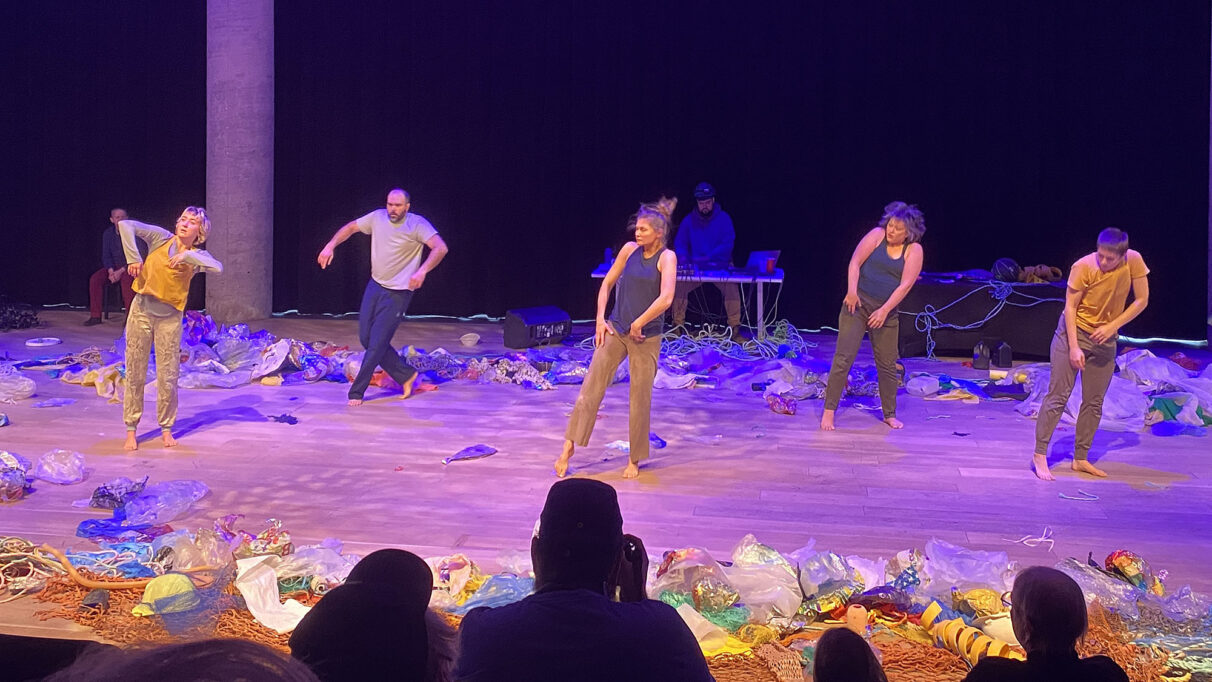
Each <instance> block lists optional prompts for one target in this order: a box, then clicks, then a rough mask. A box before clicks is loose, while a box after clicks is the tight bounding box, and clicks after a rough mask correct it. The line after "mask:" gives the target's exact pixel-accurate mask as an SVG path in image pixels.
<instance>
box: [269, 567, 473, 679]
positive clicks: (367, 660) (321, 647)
mask: <svg viewBox="0 0 1212 682" xmlns="http://www.w3.org/2000/svg"><path fill="white" fill-rule="evenodd" d="M432 591H433V572H432V571H430V570H429V565H428V564H426V563H425V562H424V561H423V560H422V559H421V558H420V557H418V556H417V555H415V554H413V553H411V552H405V551H404V550H402V549H381V550H378V551H376V552H371V553H370V554H368V555H366V558H364V559H362V560H361V561H359V562H358V564H357V565H356V566H354V568H353V570H352V571H350V572H349V578H348V579H346V581H345V584H344V585H341V586H340V587H336V588H333V590H332V591H331V592H329V593H328V594H326V595H324V598H322V599H321V600H320V601H319V602H318V603H316V605H315V606H314V607H313V608H312V610H311V611H310V612H308V614H307V615H306V616H304V617H303V620H301V621H299V626H298V627H296V628H295V631H294V632H293V633H292V634H291V636H290V654H291V656H294V657H295V658H297V659H299V660H300V661H303V662H304V663H306V664H307V665H308V666H309V667H310V668H311V669H312V671H314V672H315V673H316V675H317V676H318V677H319V678H320V679H321V680H322V681H323V682H334V681H337V680H351V681H352V680H418V681H420V680H427V679H430V678H429V677H428V672H427V668H428V659H429V636H428V633H427V624H426V611H427V610H428V608H429V596H430V594H431V593H432ZM447 657H448V658H451V657H453V656H447Z"/></svg>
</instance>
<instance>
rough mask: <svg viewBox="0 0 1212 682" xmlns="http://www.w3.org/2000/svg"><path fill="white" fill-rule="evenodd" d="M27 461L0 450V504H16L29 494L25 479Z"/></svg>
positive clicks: (28, 484) (28, 486)
mask: <svg viewBox="0 0 1212 682" xmlns="http://www.w3.org/2000/svg"><path fill="white" fill-rule="evenodd" d="M27 471H29V461H28V460H26V459H25V458H24V457H22V456H21V455H18V454H15V453H12V452H8V451H5V450H0V502H16V501H18V500H21V499H23V498H24V497H25V494H26V493H27V492H29V489H30V483H29V479H28V478H27V477H26V472H27Z"/></svg>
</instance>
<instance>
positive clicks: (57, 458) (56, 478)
mask: <svg viewBox="0 0 1212 682" xmlns="http://www.w3.org/2000/svg"><path fill="white" fill-rule="evenodd" d="M33 476H34V478H38V479H41V480H43V481H46V482H47V483H58V484H59V485H71V484H73V483H79V482H80V481H83V480H84V455H82V454H80V453H78V452H72V451H71V450H61V449H55V450H51V451H50V452H48V453H46V454H45V455H42V456H41V457H39V458H38V463H37V464H36V465H35V466H34V472H33Z"/></svg>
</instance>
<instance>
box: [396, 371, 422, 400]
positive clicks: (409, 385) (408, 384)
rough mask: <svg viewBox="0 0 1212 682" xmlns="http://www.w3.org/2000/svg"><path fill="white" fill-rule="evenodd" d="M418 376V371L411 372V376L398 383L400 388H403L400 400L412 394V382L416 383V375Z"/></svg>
mask: <svg viewBox="0 0 1212 682" xmlns="http://www.w3.org/2000/svg"><path fill="white" fill-rule="evenodd" d="M419 376H421V373H420V372H413V373H412V378H411V379H409V380H408V381H405V382H404V383H403V384H401V385H400V388H403V389H404V393H403V395H401V396H400V400H407V399H408V396H410V395H412V386H413V384H415V383H417V377H419Z"/></svg>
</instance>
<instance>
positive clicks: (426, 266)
mask: <svg viewBox="0 0 1212 682" xmlns="http://www.w3.org/2000/svg"><path fill="white" fill-rule="evenodd" d="M425 246H428V247H429V256H427V257H426V258H425V262H424V263H421V267H420V268H418V269H417V271H416V272H414V273H413V274H412V277H409V278H408V288H409V289H412V290H413V291H416V290H417V289H420V288H421V285H422V284H425V275H427V274H429V272H430V271H431V270H433V269H434V268H436V267H438V263H441V262H442V259H443V258H445V257H446V254H447V253H449V252H450V249H448V248H446V242H444V241H442V237H441V236H439V235H436V234H435V235H434V236H432V237H430V238H429V239H427V240H425Z"/></svg>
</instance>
